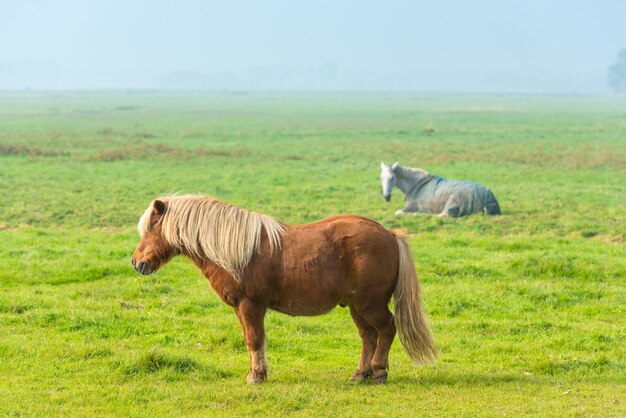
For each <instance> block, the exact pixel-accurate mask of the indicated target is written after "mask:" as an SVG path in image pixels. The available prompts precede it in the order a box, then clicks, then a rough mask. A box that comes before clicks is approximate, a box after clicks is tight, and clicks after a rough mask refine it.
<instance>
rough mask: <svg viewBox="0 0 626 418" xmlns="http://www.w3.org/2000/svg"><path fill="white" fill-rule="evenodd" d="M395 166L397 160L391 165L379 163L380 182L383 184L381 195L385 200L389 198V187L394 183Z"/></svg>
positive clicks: (396, 166) (396, 165)
mask: <svg viewBox="0 0 626 418" xmlns="http://www.w3.org/2000/svg"><path fill="white" fill-rule="evenodd" d="M396 168H398V163H397V162H395V163H393V164H392V165H387V164H385V163H384V162H381V163H380V182H381V184H382V186H383V197H384V198H385V200H386V201H387V202H389V201H390V200H391V189H393V186H395V185H396V173H395V170H396Z"/></svg>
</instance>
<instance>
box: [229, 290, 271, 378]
mask: <svg viewBox="0 0 626 418" xmlns="http://www.w3.org/2000/svg"><path fill="white" fill-rule="evenodd" d="M265 311H266V307H265V306H264V305H261V304H258V303H255V302H252V301H251V300H249V299H242V300H241V301H239V303H238V304H237V307H236V308H235V312H236V313H237V318H239V321H240V322H241V327H242V328H243V337H244V339H245V341H246V347H247V348H248V354H250V373H248V383H251V384H254V383H263V381H264V380H265V379H266V378H267V363H266V362H265V328H264V325H263V320H264V317H265Z"/></svg>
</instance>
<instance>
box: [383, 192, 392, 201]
mask: <svg viewBox="0 0 626 418" xmlns="http://www.w3.org/2000/svg"><path fill="white" fill-rule="evenodd" d="M383 197H384V198H385V200H386V201H387V202H389V201H390V200H391V193H390V194H384V195H383Z"/></svg>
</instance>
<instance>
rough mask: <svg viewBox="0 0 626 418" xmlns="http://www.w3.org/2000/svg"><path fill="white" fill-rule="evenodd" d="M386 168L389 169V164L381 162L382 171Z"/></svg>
mask: <svg viewBox="0 0 626 418" xmlns="http://www.w3.org/2000/svg"><path fill="white" fill-rule="evenodd" d="M385 167H387V164H385V162H384V161H381V162H380V169H381V170H384V169H385Z"/></svg>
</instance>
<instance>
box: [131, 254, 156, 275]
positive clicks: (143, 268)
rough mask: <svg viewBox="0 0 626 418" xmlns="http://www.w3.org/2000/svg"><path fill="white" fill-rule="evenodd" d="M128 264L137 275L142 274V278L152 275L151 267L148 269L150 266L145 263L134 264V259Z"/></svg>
mask: <svg viewBox="0 0 626 418" xmlns="http://www.w3.org/2000/svg"><path fill="white" fill-rule="evenodd" d="M130 264H132V265H133V268H134V269H135V271H136V272H137V273H139V274H143V275H144V276H147V275H148V274H152V272H153V271H154V270H153V269H152V267H150V264H148V263H146V262H145V261H140V262H136V261H135V258H131V259H130Z"/></svg>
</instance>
